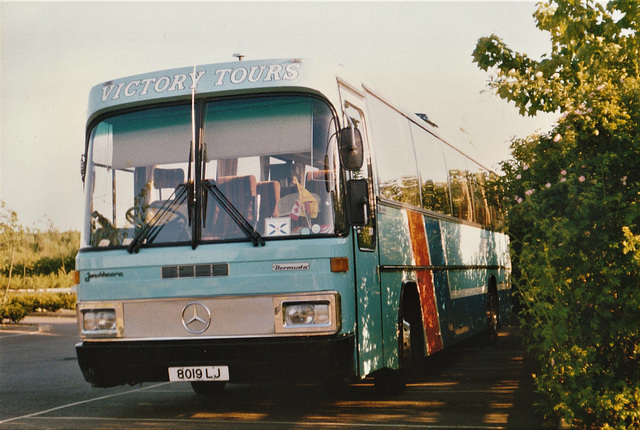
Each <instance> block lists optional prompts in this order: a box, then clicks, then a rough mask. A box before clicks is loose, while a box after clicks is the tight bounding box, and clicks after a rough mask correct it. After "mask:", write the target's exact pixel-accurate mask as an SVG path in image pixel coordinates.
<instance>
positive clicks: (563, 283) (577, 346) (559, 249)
mask: <svg viewBox="0 0 640 430" xmlns="http://www.w3.org/2000/svg"><path fill="white" fill-rule="evenodd" d="M534 17H535V19H536V22H537V26H538V28H539V29H540V30H542V31H545V32H547V33H549V36H550V41H551V51H550V53H548V54H547V55H545V56H543V57H542V58H541V59H540V60H534V59H531V58H529V57H528V56H527V55H526V54H521V53H517V52H514V51H512V50H511V49H509V48H508V47H507V46H506V45H505V43H504V42H503V41H502V40H501V39H500V38H499V37H497V36H496V35H492V36H490V37H485V38H482V39H480V40H479V41H478V43H477V45H476V49H475V51H474V54H473V56H474V62H476V64H477V65H478V66H479V67H480V68H481V69H483V70H486V71H489V70H490V69H491V72H492V73H493V77H492V78H491V79H490V82H489V85H490V86H491V87H492V88H493V89H494V90H495V91H496V92H497V94H498V95H500V97H502V98H504V99H506V100H508V101H509V102H513V103H514V104H515V106H516V107H517V108H518V109H519V110H520V113H521V114H522V115H535V114H536V113H537V112H558V113H560V114H561V116H560V119H559V121H558V124H557V125H556V126H555V128H554V130H552V131H551V132H550V133H548V134H545V135H542V136H531V137H528V138H525V139H520V140H514V141H513V142H512V156H513V159H512V160H509V161H507V162H505V163H503V166H502V168H503V171H504V172H505V175H504V176H503V177H502V178H501V179H500V184H499V185H500V186H501V187H502V189H503V191H504V196H505V197H504V199H505V200H504V202H503V203H504V204H505V205H506V207H508V208H509V220H508V231H509V233H510V235H511V237H512V245H513V246H512V249H513V252H512V256H513V259H514V264H515V265H516V266H517V268H518V275H519V280H520V285H519V287H520V296H521V297H520V300H521V303H522V311H521V317H522V321H523V323H524V324H526V325H527V326H528V328H530V331H531V338H530V339H529V342H528V345H529V347H530V349H531V350H532V351H533V352H534V353H535V354H536V356H537V357H538V359H539V360H540V364H541V369H540V372H539V373H538V374H537V375H536V385H537V388H538V390H539V391H540V392H541V393H543V394H544V399H545V400H544V401H543V407H544V409H545V412H546V413H547V414H550V415H551V414H553V413H555V414H558V415H560V416H561V417H562V418H563V419H564V420H565V421H566V422H568V423H571V424H572V425H574V426H577V427H603V428H616V427H618V428H627V427H635V428H639V427H640V251H638V250H639V249H640V236H638V234H640V207H639V203H638V199H639V197H640V37H639V35H638V31H639V30H640V2H639V1H638V0H614V1H611V2H609V3H606V4H601V3H595V2H593V1H590V0H587V1H575V0H569V1H566V0H553V1H550V2H548V3H541V4H539V5H538V8H537V11H536V12H535V14H534Z"/></svg>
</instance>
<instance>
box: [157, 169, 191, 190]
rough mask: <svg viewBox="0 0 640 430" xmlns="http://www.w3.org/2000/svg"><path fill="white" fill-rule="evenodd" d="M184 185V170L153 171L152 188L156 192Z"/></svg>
mask: <svg viewBox="0 0 640 430" xmlns="http://www.w3.org/2000/svg"><path fill="white" fill-rule="evenodd" d="M183 183H184V170H182V169H160V168H155V169H153V186H154V187H155V189H156V190H159V189H162V188H177V187H178V185H180V184H183Z"/></svg>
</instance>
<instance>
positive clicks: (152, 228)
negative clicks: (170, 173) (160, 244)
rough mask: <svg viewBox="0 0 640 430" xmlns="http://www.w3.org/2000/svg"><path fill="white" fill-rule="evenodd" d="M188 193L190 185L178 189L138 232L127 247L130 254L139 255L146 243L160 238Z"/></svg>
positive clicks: (182, 185) (180, 186) (183, 185)
mask: <svg viewBox="0 0 640 430" xmlns="http://www.w3.org/2000/svg"><path fill="white" fill-rule="evenodd" d="M188 191H189V186H188V184H181V185H179V186H178V188H176V190H175V191H174V192H173V194H172V195H171V197H170V198H169V200H167V201H165V202H164V203H163V204H162V206H160V208H159V209H158V211H157V212H156V213H155V215H153V218H151V220H150V221H149V222H148V223H147V224H145V225H144V227H143V228H141V229H140V230H138V232H137V233H136V235H135V236H134V237H133V240H132V241H131V243H130V244H129V246H128V247H127V251H129V253H130V254H132V253H134V252H136V253H137V252H138V251H139V250H140V247H141V246H142V244H143V243H145V241H146V243H151V242H153V240H154V239H155V238H156V237H157V236H158V233H160V230H162V229H163V228H164V226H165V225H167V221H168V220H169V218H170V217H171V216H173V215H174V214H175V213H176V212H177V211H178V208H179V207H180V205H182V204H183V203H184V201H185V200H186V199H187V196H188V194H189V193H188ZM172 197H173V198H172Z"/></svg>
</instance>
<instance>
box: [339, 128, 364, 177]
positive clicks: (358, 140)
mask: <svg viewBox="0 0 640 430" xmlns="http://www.w3.org/2000/svg"><path fill="white" fill-rule="evenodd" d="M339 149H340V162H341V163H342V167H344V169H345V170H349V171H352V172H353V171H356V170H360V169H361V168H362V163H363V162H364V150H363V146H362V134H360V130H358V129H357V128H355V127H345V128H343V129H342V130H340V137H339Z"/></svg>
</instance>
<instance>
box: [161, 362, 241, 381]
mask: <svg viewBox="0 0 640 430" xmlns="http://www.w3.org/2000/svg"><path fill="white" fill-rule="evenodd" d="M228 380H229V366H188V367H170V368H169V381H172V382H174V381H228Z"/></svg>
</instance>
